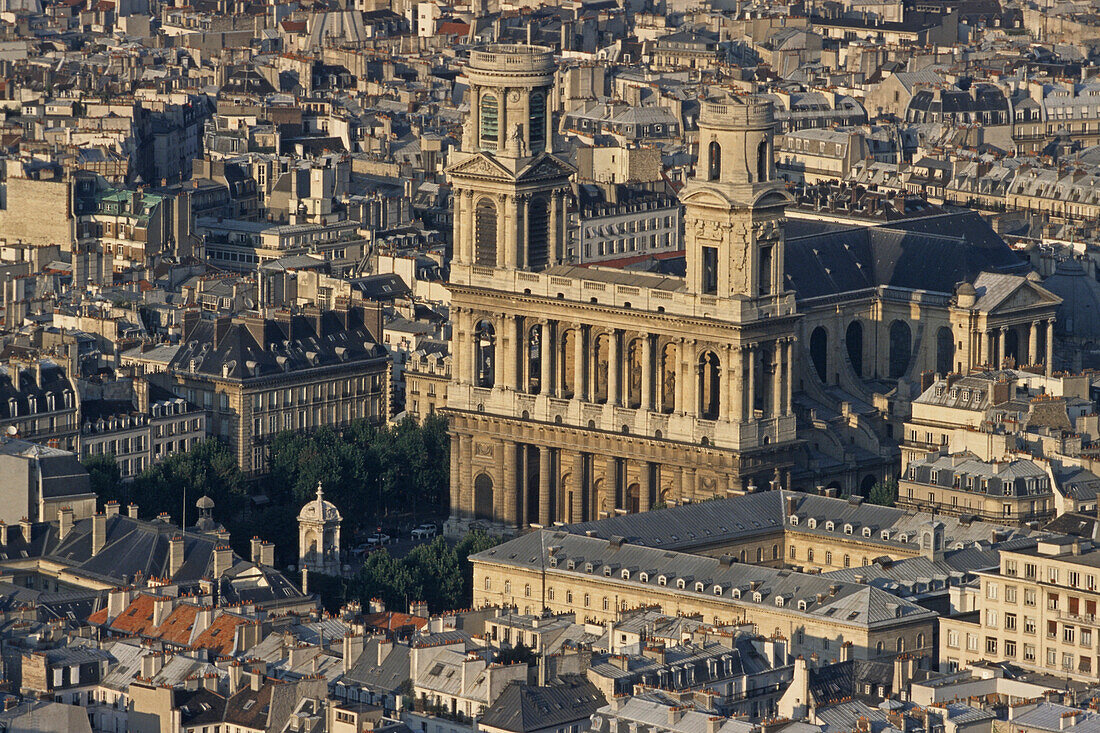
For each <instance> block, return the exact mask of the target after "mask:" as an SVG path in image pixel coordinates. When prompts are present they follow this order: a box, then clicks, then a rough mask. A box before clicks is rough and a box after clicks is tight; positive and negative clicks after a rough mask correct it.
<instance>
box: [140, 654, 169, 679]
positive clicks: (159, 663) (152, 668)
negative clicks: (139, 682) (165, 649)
mask: <svg viewBox="0 0 1100 733" xmlns="http://www.w3.org/2000/svg"><path fill="white" fill-rule="evenodd" d="M163 667H164V654H162V653H161V652H154V651H150V652H149V653H148V654H146V655H145V656H144V657H142V658H141V676H142V677H145V678H146V679H148V678H152V677H155V676H156V675H158V674H160V670H161V669H162V668H163Z"/></svg>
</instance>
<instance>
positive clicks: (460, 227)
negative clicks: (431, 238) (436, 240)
mask: <svg viewBox="0 0 1100 733" xmlns="http://www.w3.org/2000/svg"><path fill="white" fill-rule="evenodd" d="M452 200H453V201H454V215H453V216H454V224H453V226H452V227H451V256H452V257H454V260H455V262H463V263H464V262H466V240H465V237H464V236H463V231H464V229H465V226H466V192H465V191H461V190H459V191H455V192H454V193H453V194H452Z"/></svg>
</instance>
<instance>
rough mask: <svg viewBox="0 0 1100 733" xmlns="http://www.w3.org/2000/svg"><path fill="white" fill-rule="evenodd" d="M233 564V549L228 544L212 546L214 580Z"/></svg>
mask: <svg viewBox="0 0 1100 733" xmlns="http://www.w3.org/2000/svg"><path fill="white" fill-rule="evenodd" d="M232 564H233V550H232V549H230V547H229V545H218V546H216V547H215V548H214V580H218V579H219V578H221V577H222V576H223V575H225V574H226V572H228V570H229V568H230V567H231V566H232Z"/></svg>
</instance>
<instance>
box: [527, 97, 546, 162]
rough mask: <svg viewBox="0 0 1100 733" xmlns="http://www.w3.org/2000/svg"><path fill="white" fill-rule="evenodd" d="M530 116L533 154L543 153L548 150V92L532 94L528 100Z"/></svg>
mask: <svg viewBox="0 0 1100 733" xmlns="http://www.w3.org/2000/svg"><path fill="white" fill-rule="evenodd" d="M528 107H529V109H530V111H531V116H530V118H529V119H530V125H529V129H530V133H529V134H530V136H531V141H530V145H531V154H532V155H534V154H535V153H541V152H542V151H543V150H544V149H545V148H546V92H543V91H535V92H531V96H530V97H529V98H528Z"/></svg>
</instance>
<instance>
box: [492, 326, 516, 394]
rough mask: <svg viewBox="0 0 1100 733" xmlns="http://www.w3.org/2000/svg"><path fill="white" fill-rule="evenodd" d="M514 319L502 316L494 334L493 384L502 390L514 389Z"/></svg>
mask: <svg viewBox="0 0 1100 733" xmlns="http://www.w3.org/2000/svg"><path fill="white" fill-rule="evenodd" d="M515 341H516V317H515V316H513V315H508V314H504V315H502V316H501V317H500V321H499V326H498V328H497V333H496V348H494V349H493V358H494V359H496V364H494V365H493V369H494V372H495V374H496V377H495V378H494V384H495V385H496V386H497V387H502V388H504V389H515V388H516V354H517V353H518V349H516V348H514V344H515Z"/></svg>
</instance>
